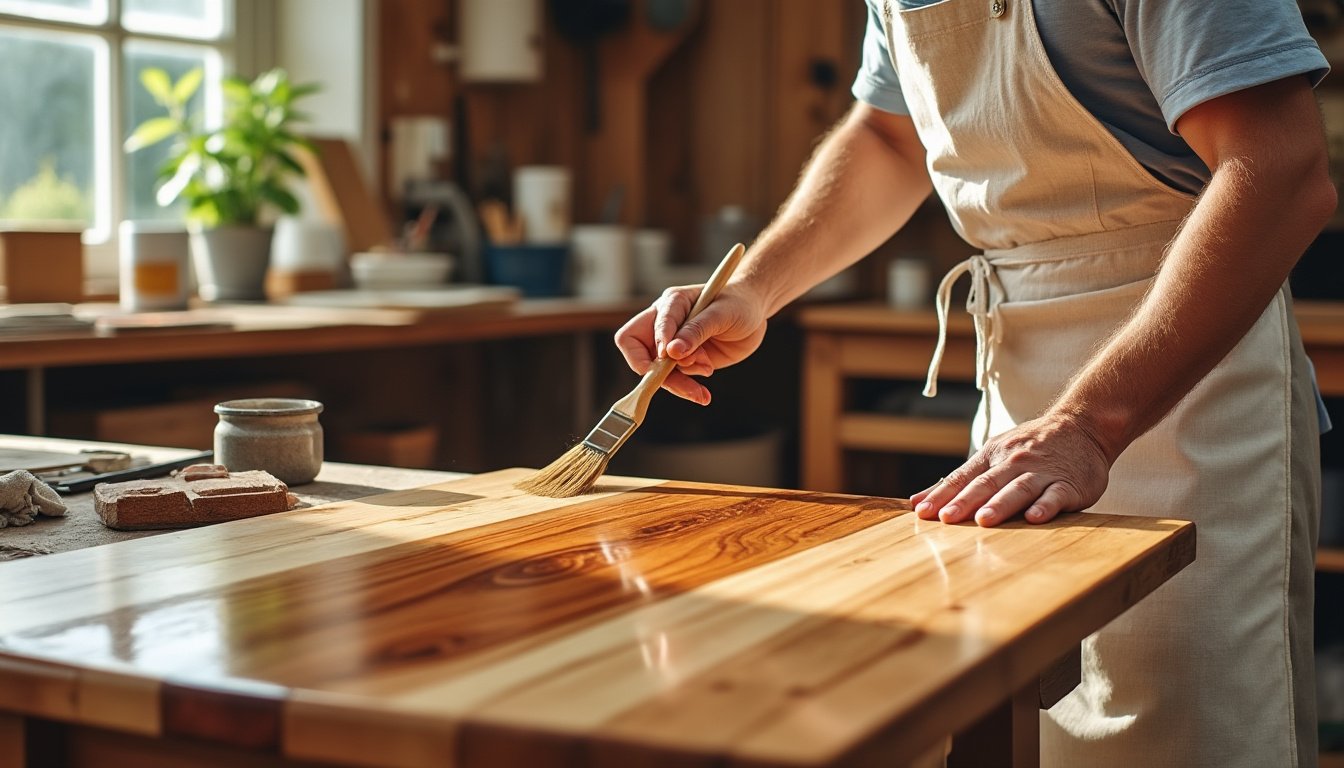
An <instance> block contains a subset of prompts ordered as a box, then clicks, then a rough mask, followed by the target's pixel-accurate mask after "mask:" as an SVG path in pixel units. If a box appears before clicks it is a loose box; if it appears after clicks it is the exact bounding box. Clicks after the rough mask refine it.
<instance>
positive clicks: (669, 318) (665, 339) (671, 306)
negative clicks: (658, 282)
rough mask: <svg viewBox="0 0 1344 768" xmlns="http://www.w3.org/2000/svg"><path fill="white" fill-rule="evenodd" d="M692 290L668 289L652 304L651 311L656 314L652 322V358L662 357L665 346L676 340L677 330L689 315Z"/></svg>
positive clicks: (665, 349)
mask: <svg viewBox="0 0 1344 768" xmlns="http://www.w3.org/2000/svg"><path fill="white" fill-rule="evenodd" d="M692 290H694V289H690V288H668V289H667V290H666V291H663V295H662V296H660V297H658V300H657V301H655V302H654V303H653V309H654V310H655V312H656V313H657V314H656V317H655V319H654V321H653V343H654V357H662V356H663V353H664V352H666V351H667V345H668V344H669V343H670V342H671V341H672V339H674V338H676V336H677V329H678V328H680V327H681V324H682V323H683V322H685V320H686V316H687V315H689V314H690V313H691V291H692ZM672 356H673V357H676V355H672ZM683 356H684V355H683Z"/></svg>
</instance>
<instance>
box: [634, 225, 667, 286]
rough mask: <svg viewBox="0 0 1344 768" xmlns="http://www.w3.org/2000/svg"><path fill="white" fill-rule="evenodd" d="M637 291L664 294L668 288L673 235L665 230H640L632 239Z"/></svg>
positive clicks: (636, 231)
mask: <svg viewBox="0 0 1344 768" xmlns="http://www.w3.org/2000/svg"><path fill="white" fill-rule="evenodd" d="M631 248H632V249H633V251H634V267H635V290H637V291H639V292H640V293H643V294H655V293H662V292H663V289H664V288H666V287H667V285H666V284H665V283H666V281H667V265H668V264H669V263H671V261H672V233H671V232H668V231H667V230H665V229H638V230H635V234H634V237H633V238H632V239H631Z"/></svg>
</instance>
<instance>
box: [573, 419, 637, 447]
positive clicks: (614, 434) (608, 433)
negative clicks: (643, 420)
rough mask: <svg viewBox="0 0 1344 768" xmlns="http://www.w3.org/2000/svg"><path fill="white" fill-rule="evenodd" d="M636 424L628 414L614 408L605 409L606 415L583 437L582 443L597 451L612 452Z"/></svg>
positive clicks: (631, 432) (632, 430)
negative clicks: (610, 409)
mask: <svg viewBox="0 0 1344 768" xmlns="http://www.w3.org/2000/svg"><path fill="white" fill-rule="evenodd" d="M636 426H638V425H637V424H635V420H634V419H632V418H630V417H629V416H626V415H625V414H623V413H620V412H618V411H615V410H612V411H607V415H606V416H604V417H603V418H602V420H601V421H599V422H598V423H597V426H596V427H593V431H592V432H589V433H588V436H587V437H585V438H584V439H583V444H584V445H586V446H588V447H589V448H592V449H593V450H594V451H597V452H598V453H604V454H610V453H613V452H615V450H616V449H617V448H620V447H621V444H622V443H624V442H625V439H626V438H627V437H629V436H630V435H631V434H633V433H634V431H635V427H636Z"/></svg>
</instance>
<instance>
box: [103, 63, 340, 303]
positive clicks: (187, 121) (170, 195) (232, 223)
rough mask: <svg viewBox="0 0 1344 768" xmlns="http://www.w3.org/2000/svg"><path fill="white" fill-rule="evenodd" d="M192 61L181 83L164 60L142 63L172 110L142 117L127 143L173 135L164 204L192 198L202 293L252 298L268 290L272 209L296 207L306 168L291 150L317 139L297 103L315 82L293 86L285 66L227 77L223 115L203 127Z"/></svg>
mask: <svg viewBox="0 0 1344 768" xmlns="http://www.w3.org/2000/svg"><path fill="white" fill-rule="evenodd" d="M201 78H202V73H201V70H200V69H194V70H192V71H190V72H188V73H186V74H185V75H183V76H182V77H181V78H180V79H179V80H178V81H177V82H176V83H174V82H172V81H171V79H170V78H169V76H168V74H167V73H166V72H164V71H163V70H161V69H146V70H145V71H144V72H142V73H141V76H140V81H141V82H142V83H143V84H144V86H145V89H146V90H148V91H149V93H150V95H152V96H153V97H154V100H155V101H156V102H158V103H159V104H160V105H162V106H163V107H164V108H165V109H166V110H167V112H168V114H167V115H166V116H160V117H153V118H150V119H149V120H146V121H145V122H143V123H141V124H140V125H139V126H138V127H137V128H136V129H135V132H134V133H132V134H131V136H130V138H128V139H127V140H126V145H125V148H126V151H127V152H134V151H136V150H138V149H142V148H144V147H148V146H151V145H154V144H158V143H159V142H161V141H165V140H168V139H172V140H173V146H172V150H171V152H170V155H169V158H168V162H166V163H165V164H164V166H163V167H162V168H161V169H160V170H159V180H160V186H159V189H158V195H157V199H158V202H159V204H160V205H164V206H167V205H171V204H173V203H174V202H175V201H177V200H179V199H181V200H183V201H185V203H186V206H187V211H186V218H187V224H188V228H189V229H190V230H191V253H192V262H193V264H194V266H195V269H196V279H197V284H198V286H199V291H200V295H201V298H203V299H205V300H206V301H239V300H241V301H253V300H260V299H264V298H265V292H264V287H263V286H264V284H265V279H266V268H267V265H268V264H269V261H270V250H271V227H270V226H269V223H268V221H269V219H268V216H269V215H270V214H271V213H272V212H273V211H272V209H278V210H279V211H281V212H283V213H297V212H298V210H299V201H298V199H297V198H296V197H294V195H293V194H292V193H291V192H290V191H289V186H288V185H289V182H290V181H291V180H292V179H293V178H296V177H300V176H302V175H303V167H302V166H300V165H299V163H298V160H297V159H296V158H295V157H294V151H295V150H298V149H308V150H310V151H311V150H312V145H311V144H310V143H309V142H308V141H306V140H305V139H303V138H302V137H300V136H298V135H297V134H295V133H294V130H293V126H294V123H296V122H299V121H301V120H302V119H303V117H304V116H303V114H302V113H300V112H297V111H295V110H294V103H295V102H296V101H298V100H299V99H300V98H302V97H304V96H306V95H308V94H311V93H313V92H315V91H316V90H317V86H315V85H294V84H292V83H290V81H289V77H288V76H287V75H286V73H285V72H284V70H280V69H273V70H270V71H269V72H265V73H263V74H261V75H259V76H258V77H257V78H256V79H255V80H253V81H251V82H248V81H247V80H244V79H242V78H239V77H228V78H225V79H224V81H223V90H224V124H223V125H221V126H219V127H218V128H211V129H207V128H205V127H203V126H202V125H201V122H202V121H201V117H200V115H199V114H189V113H188V111H187V104H188V102H189V101H190V100H191V97H192V95H193V94H195V93H196V90H197V88H199V87H200V84H201Z"/></svg>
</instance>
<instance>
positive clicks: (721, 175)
mask: <svg viewBox="0 0 1344 768" xmlns="http://www.w3.org/2000/svg"><path fill="white" fill-rule="evenodd" d="M771 8H772V2H771V0H734V1H733V2H730V3H705V8H704V15H705V18H704V20H703V22H702V25H701V28H700V30H699V34H698V35H697V37H696V41H695V43H696V47H695V51H694V55H693V58H692V59H691V62H690V63H691V83H692V94H693V97H694V100H695V101H694V114H693V115H692V122H691V146H692V147H693V153H694V156H693V157H692V162H691V169H692V170H691V173H692V177H693V178H694V180H695V191H694V192H693V194H692V199H693V200H694V208H695V211H696V213H697V220H696V222H695V227H696V228H695V229H694V230H693V231H692V232H691V233H690V234H691V237H692V242H691V244H690V247H691V252H692V253H693V254H696V255H697V257H698V255H699V254H700V237H699V229H698V227H699V217H701V216H706V215H710V214H713V213H714V212H716V211H718V210H719V209H720V208H721V207H723V206H725V205H741V206H743V207H744V208H745V209H746V210H747V211H748V212H749V213H751V214H752V215H753V216H756V217H758V218H759V219H760V220H761V221H762V222H764V221H765V219H766V218H767V217H768V216H769V214H770V212H771V211H772V210H773V209H772V207H771V204H770V202H769V200H768V194H767V191H766V187H765V184H764V179H765V178H766V167H767V165H768V163H769V158H768V156H767V153H768V140H767V139H766V137H767V136H768V134H769V125H770V122H771V115H770V113H769V108H770V99H769V87H768V82H769V76H770V66H769V62H768V59H767V57H766V51H767V50H769V31H770V22H769V15H770V13H771ZM691 260H692V261H699V260H700V259H699V258H693V259H691Z"/></svg>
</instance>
